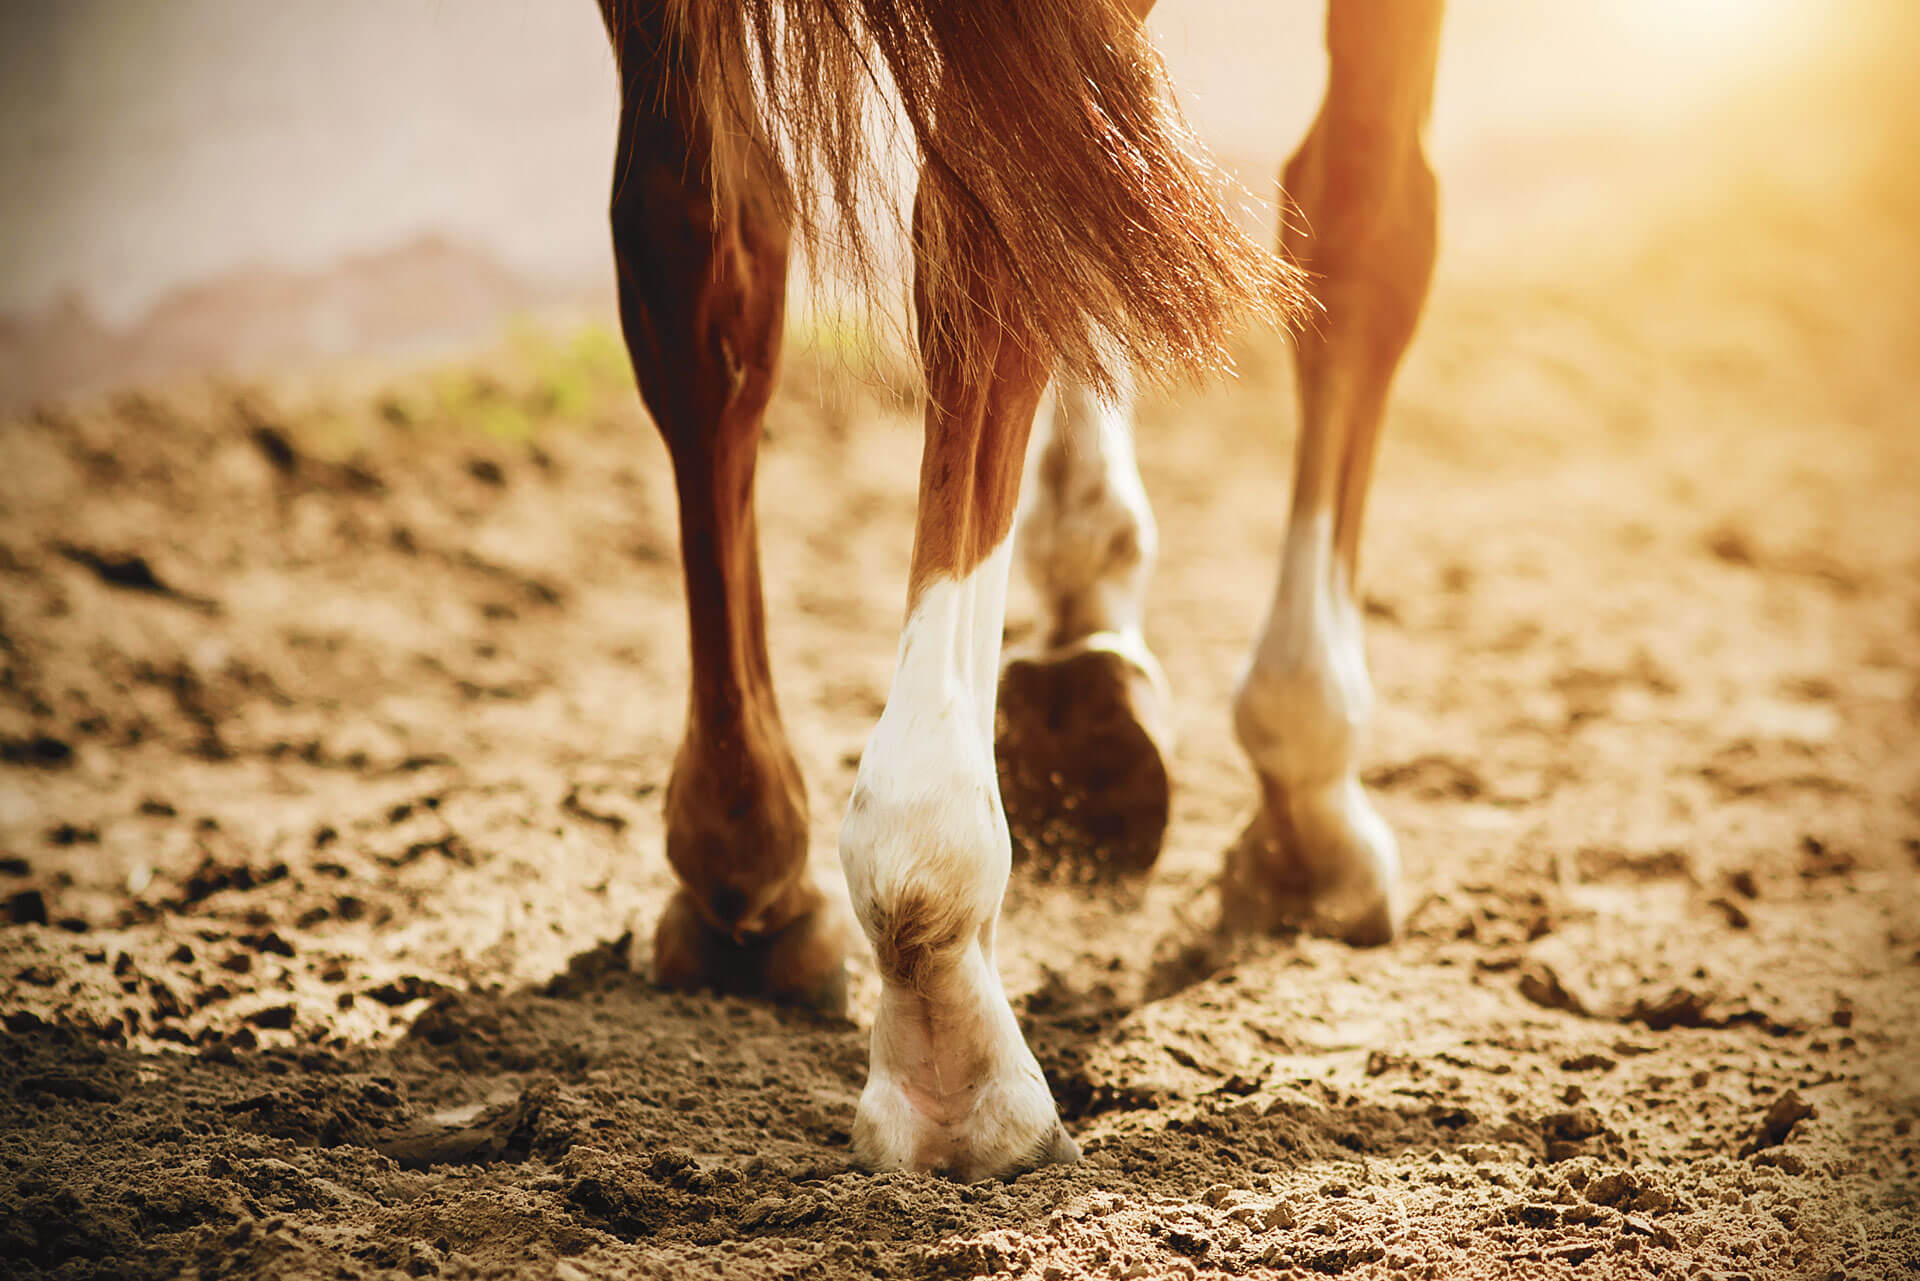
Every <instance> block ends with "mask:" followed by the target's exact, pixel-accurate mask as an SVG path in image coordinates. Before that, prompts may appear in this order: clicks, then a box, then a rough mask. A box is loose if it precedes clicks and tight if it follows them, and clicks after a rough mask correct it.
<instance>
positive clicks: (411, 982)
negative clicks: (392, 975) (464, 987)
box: [362, 974, 448, 1007]
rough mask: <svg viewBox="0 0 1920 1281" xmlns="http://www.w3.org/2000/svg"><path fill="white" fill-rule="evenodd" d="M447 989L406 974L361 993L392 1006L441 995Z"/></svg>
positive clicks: (441, 985)
mask: <svg viewBox="0 0 1920 1281" xmlns="http://www.w3.org/2000/svg"><path fill="white" fill-rule="evenodd" d="M447 991H448V989H447V988H446V986H444V985H443V984H440V983H434V982H431V981H429V980H427V979H423V978H421V977H419V976H418V975H415V974H406V975H402V976H401V977H400V978H397V979H394V980H392V981H390V982H387V983H382V984H381V985H380V986H378V987H370V988H368V989H367V990H366V991H365V992H364V993H362V995H364V996H369V997H372V998H373V999H374V1000H376V1001H378V1002H380V1004H382V1005H385V1006H389V1007H392V1006H400V1005H405V1004H406V1003H407V1002H409V1001H418V1000H420V999H421V998H423V997H429V996H441V995H444V994H445V993H446V992H447Z"/></svg>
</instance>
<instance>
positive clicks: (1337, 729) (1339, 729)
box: [1233, 507, 1400, 928]
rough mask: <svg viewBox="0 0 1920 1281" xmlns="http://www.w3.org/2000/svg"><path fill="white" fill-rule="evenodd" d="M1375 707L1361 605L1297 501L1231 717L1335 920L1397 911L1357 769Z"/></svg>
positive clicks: (1328, 533) (1391, 871) (1388, 853)
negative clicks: (1270, 598) (1273, 587)
mask: <svg viewBox="0 0 1920 1281" xmlns="http://www.w3.org/2000/svg"><path fill="white" fill-rule="evenodd" d="M1372 709H1373V686H1372V684H1371V682H1370V681H1369V680H1368V678H1367V657H1366V649H1365V645H1364V641H1363V636H1362V624H1361V617H1360V609H1359V606H1358V605H1357V604H1356V603H1355V602H1354V599H1353V593H1352V590H1351V587H1350V585H1349V583H1348V581H1347V575H1346V570H1345V568H1344V567H1343V566H1342V565H1341V563H1340V559H1339V557H1338V555H1337V554H1336V553H1335V549H1334V534H1333V516H1332V513H1331V511H1330V510H1328V509H1326V508H1324V507H1322V508H1320V509H1317V510H1309V511H1304V512H1296V513H1295V515H1294V518H1293V520H1292V521H1291V522H1290V523H1289V526H1288V529H1287V543H1286V549H1285V551H1284V552H1283V554H1282V558H1281V569H1280V582H1279V586H1278V588H1277V589H1276V591H1275V593H1274V598H1273V606H1272V608H1271V609H1270V610H1269V612H1268V614H1267V621H1266V625H1265V627H1264V628H1263V629H1262V631H1261V634H1260V638H1259V640H1258V641H1257V642H1255V644H1254V647H1253V653H1252V655H1251V656H1250V657H1249V659H1248V662H1247V667H1246V670H1245V671H1244V672H1242V674H1241V676H1240V682H1239V688H1238V690H1237V692H1236V694H1235V698H1234V717H1233V720H1234V730H1235V732H1236V733H1237V735H1238V736H1239V739H1240V744H1241V746H1242V747H1243V748H1245V749H1246V753H1247V756H1248V757H1249V758H1250V759H1251V760H1252V762H1253V765H1254V768H1255V769H1256V770H1258V771H1259V773H1260V775H1261V784H1262V789H1263V791H1264V793H1265V798H1264V799H1265V802H1266V804H1267V806H1268V808H1269V812H1270V815H1271V817H1273V818H1274V819H1276V820H1280V821H1281V822H1282V823H1283V826H1284V829H1285V831H1286V832H1287V833H1289V834H1290V836H1291V840H1292V843H1293V845H1294V848H1293V849H1292V850H1291V851H1290V852H1291V853H1292V855H1293V856H1294V857H1296V858H1298V859H1299V860H1301V861H1302V863H1303V864H1304V866H1305V870H1306V871H1307V872H1308V874H1309V875H1310V877H1311V878H1312V880H1313V882H1314V884H1313V892H1314V894H1315V895H1316V897H1317V898H1319V900H1320V902H1319V903H1318V904H1317V905H1316V911H1317V912H1318V913H1319V914H1321V915H1322V916H1324V917H1325V918H1326V920H1327V921H1328V922H1329V923H1331V924H1332V925H1333V926H1334V927H1335V928H1343V927H1345V926H1347V925H1349V924H1351V923H1352V922H1353V921H1355V920H1358V919H1361V918H1363V917H1366V916H1369V915H1370V914H1374V913H1377V912H1380V911H1385V912H1386V913H1387V914H1388V919H1390V920H1397V919H1398V918H1397V904H1396V903H1395V902H1394V901H1393V896H1394V894H1395V890H1396V887H1397V883H1398V880H1399V869H1400V858H1399V852H1398V850H1397V849H1396V847H1395V844H1394V839H1393V833H1392V831H1391V829H1389V828H1388V827H1387V825H1386V823H1385V822H1384V821H1383V820H1382V819H1381V818H1380V816H1379V815H1378V814H1377V813H1375V812H1374V809H1373V806H1372V803H1371V802H1369V801H1368V799H1367V796H1366V792H1365V789H1364V788H1362V787H1361V785H1360V779H1359V777H1358V774H1357V773H1356V770H1357V767H1358V763H1359V758H1360V750H1361V748H1362V746H1363V745H1364V741H1365V736H1366V728H1367V723H1368V720H1369V719H1370V717H1371V714H1372ZM1282 807H1284V813H1274V812H1273V811H1275V810H1278V809H1281V808H1282Z"/></svg>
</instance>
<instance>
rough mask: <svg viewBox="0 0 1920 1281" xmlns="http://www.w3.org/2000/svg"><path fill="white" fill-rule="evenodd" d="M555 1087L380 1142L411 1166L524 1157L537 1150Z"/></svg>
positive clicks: (533, 1090) (396, 1158)
mask: <svg viewBox="0 0 1920 1281" xmlns="http://www.w3.org/2000/svg"><path fill="white" fill-rule="evenodd" d="M555 1092H556V1091H555V1089H554V1086H553V1085H552V1084H551V1083H550V1082H549V1083H543V1084H541V1085H536V1086H534V1087H532V1088H531V1089H528V1090H525V1091H523V1092H522V1093H521V1094H520V1096H519V1097H518V1098H516V1099H514V1100H512V1101H511V1102H508V1103H502V1104H498V1105H496V1106H494V1107H491V1108H488V1109H486V1110H485V1111H483V1112H481V1113H480V1114H479V1115H478V1116H476V1117H474V1118H473V1119H472V1120H468V1121H462V1122H457V1123H453V1124H447V1123H444V1122H434V1121H432V1120H429V1121H427V1122H426V1123H424V1124H421V1125H416V1126H413V1127H410V1128H408V1129H406V1130H404V1131H402V1132H401V1133H399V1134H396V1135H393V1136H391V1137H388V1138H383V1139H379V1140H377V1141H376V1142H375V1144H374V1146H375V1147H376V1148H377V1149H378V1150H379V1151H381V1152H384V1153H385V1154H386V1155H387V1156H389V1157H391V1158H392V1159H393V1161H394V1162H395V1163H396V1164H398V1165H399V1166H400V1167H401V1168H402V1169H405V1170H424V1169H427V1168H428V1167H429V1166H435V1165H477V1164H480V1163H482V1162H487V1161H515V1162H518V1161H524V1160H526V1159H527V1157H528V1156H529V1155H530V1154H531V1153H532V1151H533V1143H534V1127H535V1124H536V1123H537V1122H538V1121H539V1119H540V1113H541V1111H542V1109H543V1108H545V1107H546V1106H547V1105H548V1104H550V1103H551V1102H552V1101H553V1098H554V1095H555Z"/></svg>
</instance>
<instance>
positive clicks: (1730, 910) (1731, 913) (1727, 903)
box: [1707, 896, 1753, 930]
mask: <svg viewBox="0 0 1920 1281" xmlns="http://www.w3.org/2000/svg"><path fill="white" fill-rule="evenodd" d="M1707 906H1708V907H1711V908H1713V909H1714V910H1715V911H1717V912H1719V913H1720V914H1721V915H1722V916H1724V917H1726V918H1727V924H1728V926H1730V927H1731V928H1733V929H1736V930H1744V929H1746V928H1747V927H1748V926H1749V925H1751V924H1753V920H1752V918H1751V917H1749V916H1748V915H1747V913H1746V909H1744V908H1742V907H1741V906H1740V905H1739V904H1738V903H1736V902H1734V901H1733V900H1732V899H1730V898H1726V897H1724V896H1722V897H1716V898H1711V899H1708V900H1707Z"/></svg>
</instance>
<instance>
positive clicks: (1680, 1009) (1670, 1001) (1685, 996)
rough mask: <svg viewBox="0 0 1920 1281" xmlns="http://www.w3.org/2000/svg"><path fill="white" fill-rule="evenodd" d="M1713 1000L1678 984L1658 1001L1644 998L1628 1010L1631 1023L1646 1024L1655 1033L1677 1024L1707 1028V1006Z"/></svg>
mask: <svg viewBox="0 0 1920 1281" xmlns="http://www.w3.org/2000/svg"><path fill="white" fill-rule="evenodd" d="M1712 1004H1713V999H1712V998H1711V997H1708V996H1702V995H1701V994H1700V993H1698V992H1696V991H1694V990H1693V989H1692V988H1685V987H1676V988H1674V989H1673V990H1672V991H1671V992H1668V993H1667V994H1666V995H1665V996H1663V997H1661V998H1660V999H1659V1000H1657V1001H1648V1000H1647V999H1646V998H1645V997H1642V998H1641V999H1639V1000H1637V1001H1635V1002H1634V1003H1633V1009H1632V1010H1630V1011H1629V1012H1628V1013H1627V1016H1626V1021H1627V1022H1629V1023H1644V1024H1646V1025H1647V1026H1648V1027H1649V1028H1651V1029H1652V1030H1654V1031H1655V1032H1664V1031H1666V1030H1667V1029H1668V1028H1675V1027H1707V1026H1709V1020H1708V1018H1707V1007H1708V1006H1710V1005H1712Z"/></svg>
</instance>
